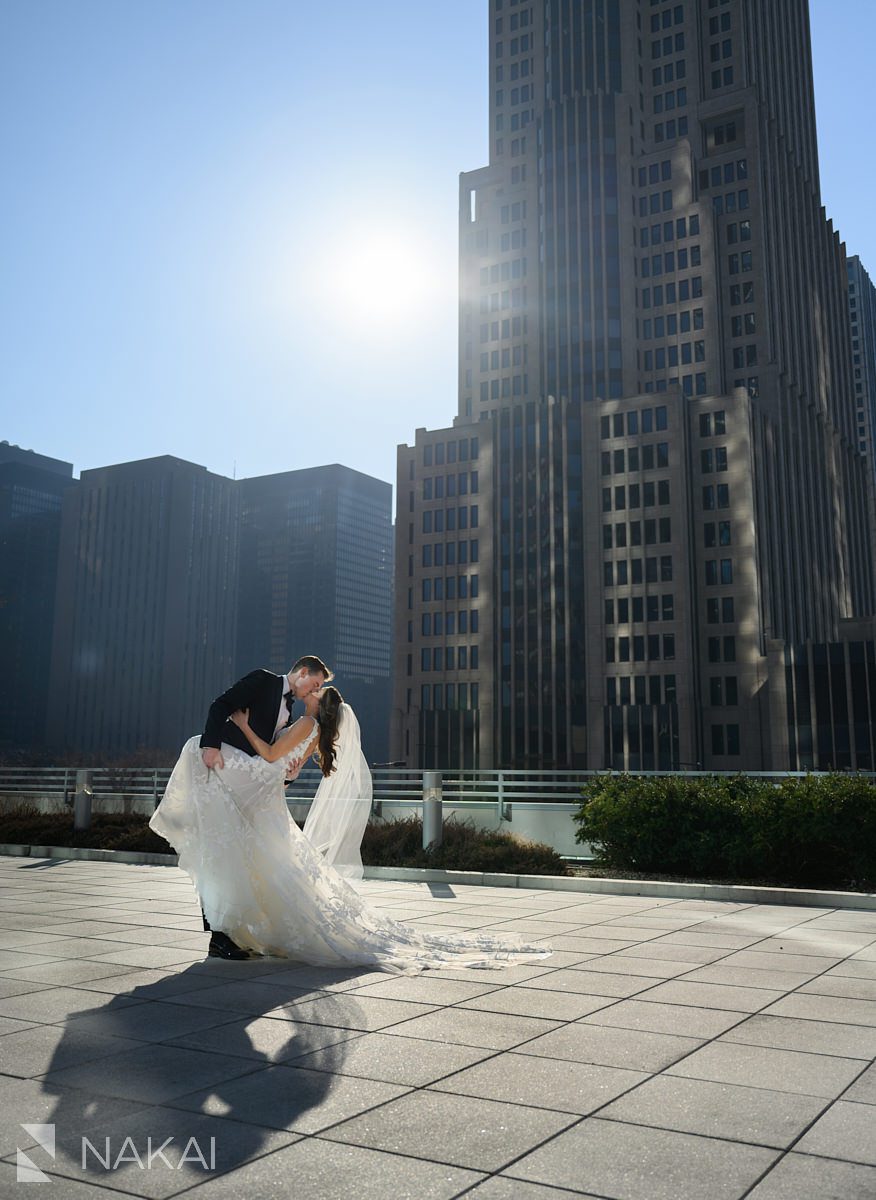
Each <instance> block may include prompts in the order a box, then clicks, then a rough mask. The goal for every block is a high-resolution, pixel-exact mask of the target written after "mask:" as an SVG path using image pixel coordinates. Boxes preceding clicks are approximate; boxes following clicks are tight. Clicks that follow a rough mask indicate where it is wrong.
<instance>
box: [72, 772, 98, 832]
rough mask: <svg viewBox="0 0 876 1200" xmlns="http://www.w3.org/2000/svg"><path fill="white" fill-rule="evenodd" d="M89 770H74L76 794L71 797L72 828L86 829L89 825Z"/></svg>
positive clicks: (91, 791) (91, 790)
mask: <svg viewBox="0 0 876 1200" xmlns="http://www.w3.org/2000/svg"><path fill="white" fill-rule="evenodd" d="M92 795H93V789H92V786H91V772H90V771H77V772H76V794H75V796H74V797H73V829H74V830H80V829H88V828H90V826H91V798H92Z"/></svg>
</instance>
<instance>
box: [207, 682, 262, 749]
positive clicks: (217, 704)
mask: <svg viewBox="0 0 876 1200" xmlns="http://www.w3.org/2000/svg"><path fill="white" fill-rule="evenodd" d="M271 678H272V676H271V673H270V671H265V670H261V669H260V670H258V671H250V673H249V674H248V675H244V677H243V679H238V681H237V683H233V684H232V685H231V687H230V688H229V689H228V691H227V692H223V693H222V695H221V696H217V697H216V699H215V700H214V701H213V703H212V704H211V705H210V711H209V712H208V713H207V723H206V725H205V726H204V732H203V734H202V735H201V749H202V750H204V749H206V748H207V747H213V748H215V749H217V750H218V749H219V747H220V746H221V744H222V730H223V728H224V726H225V722H226V721H227V720H228V718H229V717H230V716H231V714H232V713H233V712H237V710H238V709H239V708H251V707H252V705H253V703H254V701H255V700H256V699H257V698H258V696H259V694H260V693H261V691H262V689H263V688H264V687H265V684H266V683H267V682H269V681H270V679H271Z"/></svg>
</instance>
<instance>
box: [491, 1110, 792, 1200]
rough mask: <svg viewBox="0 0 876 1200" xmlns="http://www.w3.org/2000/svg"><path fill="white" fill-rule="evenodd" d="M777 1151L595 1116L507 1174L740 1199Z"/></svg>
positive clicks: (693, 1198)
mask: <svg viewBox="0 0 876 1200" xmlns="http://www.w3.org/2000/svg"><path fill="white" fill-rule="evenodd" d="M778 1154H779V1152H778V1151H775V1150H767V1149H764V1148H762V1147H760V1146H746V1145H741V1144H739V1143H738V1142H730V1141H719V1140H717V1139H715V1138H708V1139H705V1138H701V1137H695V1136H693V1135H691V1134H687V1133H674V1132H669V1131H667V1130H664V1129H648V1128H645V1127H643V1126H639V1125H626V1124H621V1123H620V1122H617V1121H604V1120H600V1119H599V1118H598V1117H589V1118H587V1119H586V1120H585V1121H583V1122H582V1123H581V1124H579V1125H577V1126H576V1127H575V1128H574V1129H571V1130H569V1131H567V1132H566V1133H561V1134H560V1135H559V1136H558V1137H555V1138H553V1139H552V1140H551V1141H549V1142H548V1143H547V1144H546V1145H544V1146H542V1147H540V1148H539V1149H538V1150H535V1151H534V1152H533V1153H532V1154H529V1155H527V1156H526V1157H525V1158H522V1159H521V1160H520V1161H518V1162H516V1163H515V1164H514V1166H513V1168H510V1169H508V1170H507V1171H506V1172H505V1174H507V1175H513V1177H514V1178H520V1179H526V1180H529V1181H530V1182H535V1183H545V1184H550V1185H552V1186H554V1187H565V1188H572V1189H585V1188H586V1189H588V1190H590V1191H592V1192H594V1193H595V1194H596V1195H598V1196H610V1197H618V1198H619V1200H706V1197H708V1200H739V1197H741V1196H742V1195H744V1193H745V1192H746V1191H747V1189H748V1188H749V1187H750V1186H751V1185H752V1184H753V1183H754V1182H755V1181H756V1180H757V1179H758V1178H759V1177H760V1176H761V1175H762V1174H763V1173H764V1172H765V1171H766V1170H767V1169H768V1168H769V1167H770V1166H771V1165H772V1164H773V1163H774V1162H775V1161H776V1159H777V1158H778Z"/></svg>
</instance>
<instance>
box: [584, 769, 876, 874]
mask: <svg viewBox="0 0 876 1200" xmlns="http://www.w3.org/2000/svg"><path fill="white" fill-rule="evenodd" d="M582 791H583V796H584V800H583V803H582V805H581V807H580V809H579V810H578V813H577V815H576V817H575V821H576V823H577V825H578V831H577V834H576V838H577V840H578V841H579V842H590V843H591V844H592V846H593V848H594V852H595V854H596V856H597V861H598V862H600V863H602V864H604V865H606V866H611V867H622V868H625V869H633V870H637V871H652V872H660V873H664V874H683V875H687V876H694V877H704V876H709V875H711V876H717V877H719V878H745V879H762V880H768V881H769V882H770V883H774V884H784V885H788V886H808V887H854V888H862V889H865V890H866V889H868V888H870V887H872V886H873V885H874V883H876V786H874V784H873V783H872V782H870V781H869V780H867V779H865V778H864V777H863V776H860V775H845V774H834V775H818V776H816V775H807V776H803V777H800V778H790V777H789V778H786V779H783V780H782V781H781V782H779V783H776V782H775V781H774V780H770V779H762V778H753V777H751V776H747V775H735V776H701V777H685V776H680V775H667V776H655V777H646V776H634V775H600V776H596V777H594V778H593V779H592V780H590V781H589V782H588V783H587V785H586V786H585V787H584V788H583V789H582Z"/></svg>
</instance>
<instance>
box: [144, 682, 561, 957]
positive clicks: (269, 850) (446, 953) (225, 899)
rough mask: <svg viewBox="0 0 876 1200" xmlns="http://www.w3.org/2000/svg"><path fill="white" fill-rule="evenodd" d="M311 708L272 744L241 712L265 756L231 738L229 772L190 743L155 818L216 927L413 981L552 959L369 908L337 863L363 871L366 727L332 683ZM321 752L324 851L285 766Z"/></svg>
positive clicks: (319, 812) (267, 949) (259, 944)
mask: <svg viewBox="0 0 876 1200" xmlns="http://www.w3.org/2000/svg"><path fill="white" fill-rule="evenodd" d="M308 708H309V711H308V713H307V714H306V715H305V716H303V717H301V718H299V719H298V720H297V721H296V722H295V723H294V724H293V725H292V726H290V728H289V729H287V730H286V731H285V732H284V733H283V734H282V735H281V736H280V737H278V738H277V740H276V741H275V742H274V743H272V744H269V743H268V742H265V741H264V740H263V739H261V738H260V737H258V736H257V735H256V734H255V733H253V731H252V729H251V728H250V727H249V723H248V721H247V718H246V713H245V712H241V713H235V714H234V715H233V716H232V718H231V719H232V720H233V721H234V723H235V724H236V725H237V726H238V727H239V728H240V729H241V730H242V732H243V733H244V735H245V736H246V738H247V739H248V741H249V742H250V744H251V745H252V747H253V749H254V750H255V751H256V753H257V755H258V757H249V756H247V755H246V754H245V753H244V752H243V751H242V750H238V749H237V748H236V747H233V746H230V745H228V744H227V743H225V742H223V744H222V756H223V758H224V763H225V765H224V767H222V768H214V769H213V770H210V771H207V770H206V769H205V767H204V765H203V763H202V761H201V757H200V749H199V744H198V743H199V739H198V738H197V737H194V738H191V739H190V740H189V741H188V742H187V743H186V744H185V746H184V747H183V750H182V754H181V755H180V758H179V761H178V762H177V764H176V766H175V767H174V769H173V772H172V774H171V777H170V780H169V782H168V785H167V790H166V791H165V793H164V797H163V798H162V801H161V803H160V805H159V807H158V808H157V809H156V810H155V813H154V814H153V816H152V819H151V820H150V822H149V824H150V827H151V828H152V829H154V830H155V831H156V832H157V833H158V834H160V835H161V836H162V837H164V838H165V839H166V840H167V841H168V842H170V844H171V845H172V846H173V847H174V848H175V849H176V851H177V853H178V854H179V865H180V867H181V868H182V869H183V870H184V871H185V872H186V873H187V874H188V875H189V876H190V877H191V879H192V882H193V883H194V885H195V888H196V889H197V892H198V894H199V896H200V900H201V905H202V907H203V909H204V912H205V914H206V916H207V918H208V920H209V922H210V925H211V927H212V928H213V929H214V930H215V929H218V930H221V931H222V932H223V933H225V934H227V935H228V936H229V937H230V938H232V939H233V941H234V942H236V943H237V945H238V946H241V947H245V948H246V949H248V950H250V951H251V952H253V953H255V954H265V955H277V956H280V957H286V958H290V959H294V960H296V961H298V962H302V963H310V964H314V965H319V966H327V967H341V966H372V967H374V968H376V969H378V970H385V971H396V972H402V973H404V974H418V973H419V972H421V971H424V970H427V969H429V968H436V967H442V966H448V965H451V964H452V965H456V966H469V967H500V966H504V965H506V964H508V963H514V962H522V961H526V962H532V961H535V960H537V959H539V958H544V957H546V956H547V955H548V954H549V953H550V951H549V950H548V949H547V948H546V947H544V946H531V945H524V944H522V943H521V942H519V941H517V940H514V939H512V938H509V937H499V936H496V935H490V934H484V933H465V934H463V933H453V934H440V933H431V932H426V931H425V930H422V929H418V928H417V927H415V926H413V925H408V924H404V923H402V922H400V921H393V920H391V919H390V918H389V917H386V916H384V915H383V913H382V912H380V911H379V910H377V909H374V908H371V907H370V906H369V905H368V904H366V903H365V901H364V900H363V899H362V897H361V896H360V895H359V894H358V892H356V891H355V890H354V889H353V888H352V887H351V886H350V884H349V883H347V881H346V880H345V879H344V878H343V876H342V875H341V874H339V873H338V871H337V870H335V869H334V867H333V866H332V865H331V862H330V861H329V860H333V861H335V862H336V863H337V864H338V865H340V866H341V868H342V869H343V870H346V871H347V873H348V874H351V875H353V874H356V873H358V872H359V871H361V860H359V858H358V843H359V841H360V840H361V832H362V829H364V823H365V821H367V816H368V810H369V809H370V796H371V791H370V789H371V777H370V773H369V771H368V766H367V763H365V760H364V757H363V755H362V751H361V747H360V744H359V736H358V734H359V726H358V722H357V721H356V716H355V713H354V712H353V710H352V709H351V708H350V706H349V705H348V704H344V702H343V699H342V697H341V694H340V692H338V690H337V688H334V687H331V686H329V687H325V688H323V689H322V691H321V692H319V693H316V694H315V696H314V698H312V700H311V702H310V704H309V706H308ZM311 754H313V756H314V758H315V759H316V760H317V761H318V763H319V767H320V770H321V772H322V775H323V781H322V783H321V785H320V790H319V791H318V792H317V797H316V798H315V800H314V812H313V814H312V816H313V819H312V820H311V819H310V818H308V823H307V825H306V826H305V829H306V830H307V829H308V827H309V830H310V833H311V834H312V836H313V837H314V839H315V841H316V843H317V844H316V845H314V844H313V843H312V842H311V841H310V840H309V837H307V836H305V834H303V833H302V832H301V831H300V830H299V828H298V826H297V825H296V824H295V822H294V821H293V820H292V818H291V816H290V815H289V810H288V808H287V806H286V796H285V792H284V780H285V775H286V771H287V769H289V768H291V767H295V766H298V765H300V764H301V763H302V762H304V761H305V760H306V759H307V758H308V757H309V756H310V755H311ZM333 776H334V780H333ZM320 792H322V796H320ZM318 802H319V803H318ZM363 812H364V821H363V819H362V815H363ZM354 841H355V846H356V852H355V855H353V854H352V853H351V850H350V847H351V845H352V843H353V842H354ZM317 845H318V846H322V847H324V848H325V850H326V855H324V854H323V853H321V851H320V849H318V848H317Z"/></svg>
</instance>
